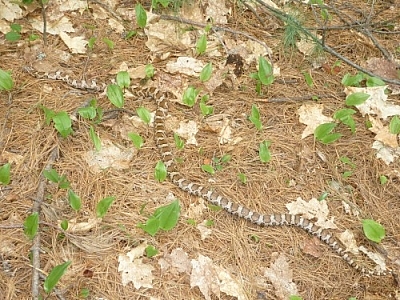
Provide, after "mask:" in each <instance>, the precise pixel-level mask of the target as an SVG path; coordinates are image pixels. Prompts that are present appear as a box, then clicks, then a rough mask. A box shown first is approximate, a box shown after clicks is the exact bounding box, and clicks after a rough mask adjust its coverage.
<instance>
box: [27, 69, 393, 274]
mask: <svg viewBox="0 0 400 300" xmlns="http://www.w3.org/2000/svg"><path fill="white" fill-rule="evenodd" d="M24 70H25V71H26V72H28V73H29V74H31V75H32V76H34V77H36V78H44V79H52V80H61V81H63V82H65V83H67V84H68V85H69V86H72V87H74V88H76V89H81V90H87V91H94V92H102V91H104V90H105V89H106V86H107V85H106V84H102V85H98V84H97V82H96V81H89V82H88V81H86V80H75V79H72V78H70V77H69V76H68V75H63V73H62V72H53V73H50V72H37V71H36V70H35V69H34V68H32V67H24ZM133 93H134V94H135V95H138V97H141V98H143V96H146V97H148V98H152V99H154V100H155V102H156V103H157V109H156V112H155V118H154V136H155V143H156V145H157V147H158V149H159V152H160V155H161V157H162V161H163V162H164V164H165V166H166V167H167V171H168V176H169V179H170V180H171V182H172V183H174V184H175V185H176V186H177V187H179V188H180V189H181V190H183V191H185V192H187V193H189V194H191V195H194V196H198V197H202V198H203V199H205V200H207V201H208V202H210V203H212V204H214V205H217V206H219V207H221V208H223V209H224V210H226V211H227V212H228V213H230V214H232V215H236V216H238V217H240V218H243V219H246V220H248V221H250V222H251V223H254V224H257V225H259V226H265V227H267V226H296V227H299V228H301V229H303V230H305V231H306V232H308V233H309V234H311V235H314V236H316V237H318V238H319V239H320V240H321V241H322V242H324V243H325V244H327V245H328V246H329V247H330V248H331V249H332V250H333V251H334V252H336V253H337V254H339V256H341V257H342V258H343V259H344V260H345V261H346V262H347V263H348V264H349V265H350V266H351V267H353V268H354V269H356V270H358V271H360V272H362V273H364V274H366V275H377V276H381V275H387V274H392V270H391V269H388V268H387V269H386V270H379V269H378V268H377V269H373V268H370V267H364V266H361V265H360V264H358V263H357V262H356V261H355V258H354V257H353V255H351V254H349V253H347V251H346V247H345V246H344V245H343V244H342V242H340V240H339V239H337V238H336V237H335V236H334V235H333V234H332V233H331V232H329V231H328V230H326V229H322V228H321V227H319V226H317V225H315V224H314V223H313V222H312V221H311V220H309V219H307V218H304V217H302V216H301V215H295V214H288V213H283V214H279V213H272V214H260V213H258V212H256V211H254V210H252V209H249V208H247V207H245V206H243V205H241V204H238V203H236V202H235V201H233V200H231V199H229V198H227V197H225V196H224V195H222V194H220V193H218V192H217V191H214V190H211V189H209V188H206V187H204V186H202V185H200V184H198V183H195V182H193V181H191V180H190V179H187V178H185V177H184V176H182V175H181V173H180V172H179V171H178V168H177V165H176V164H175V161H174V157H173V152H172V149H171V147H170V145H169V143H168V138H167V133H166V128H165V118H166V116H167V114H168V97H169V95H170V93H168V92H161V91H160V90H158V89H157V88H146V89H139V90H133Z"/></svg>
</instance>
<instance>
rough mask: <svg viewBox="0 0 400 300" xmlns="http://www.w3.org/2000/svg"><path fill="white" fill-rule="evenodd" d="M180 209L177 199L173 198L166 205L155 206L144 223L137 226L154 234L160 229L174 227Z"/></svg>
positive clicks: (166, 229)
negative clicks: (154, 209)
mask: <svg viewBox="0 0 400 300" xmlns="http://www.w3.org/2000/svg"><path fill="white" fill-rule="evenodd" d="M180 211H181V206H180V204H179V201H178V200H174V201H172V202H171V203H170V204H168V205H165V206H162V207H159V208H157V209H156V211H155V212H154V213H153V215H152V216H150V218H149V219H147V221H146V223H145V224H143V223H139V224H138V225H137V226H138V227H139V228H142V229H143V230H144V231H145V232H147V233H148V234H150V235H151V236H154V235H155V234H156V233H157V232H158V231H160V230H165V231H168V230H171V229H172V228H174V227H175V226H176V224H177V223H178V219H179V215H180Z"/></svg>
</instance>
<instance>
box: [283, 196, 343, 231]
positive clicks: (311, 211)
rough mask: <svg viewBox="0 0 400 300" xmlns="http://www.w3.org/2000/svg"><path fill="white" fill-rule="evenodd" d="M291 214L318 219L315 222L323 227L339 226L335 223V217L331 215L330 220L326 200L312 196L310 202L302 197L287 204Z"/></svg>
mask: <svg viewBox="0 0 400 300" xmlns="http://www.w3.org/2000/svg"><path fill="white" fill-rule="evenodd" d="M286 207H287V209H288V210H289V213H290V214H293V215H297V214H300V215H302V216H303V217H305V218H307V219H314V218H315V219H317V221H316V222H315V224H316V225H317V226H319V227H321V228H334V229H335V228H337V226H336V224H335V223H334V219H335V217H331V218H330V219H329V220H328V219H327V218H328V215H329V208H328V204H327V202H326V201H325V200H322V201H318V200H317V199H315V198H312V199H311V200H310V201H309V202H307V201H304V200H303V199H301V198H300V197H299V198H297V199H296V201H295V202H290V203H288V204H286Z"/></svg>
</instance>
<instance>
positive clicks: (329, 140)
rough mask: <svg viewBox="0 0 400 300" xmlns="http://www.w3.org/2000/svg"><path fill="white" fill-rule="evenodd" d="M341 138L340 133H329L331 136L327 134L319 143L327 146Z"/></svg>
mask: <svg viewBox="0 0 400 300" xmlns="http://www.w3.org/2000/svg"><path fill="white" fill-rule="evenodd" d="M341 137H342V135H341V134H340V133H331V134H327V135H325V136H323V137H322V138H321V139H320V140H319V141H320V142H321V143H323V144H325V145H327V144H331V143H333V142H335V141H337V140H338V139H340V138H341Z"/></svg>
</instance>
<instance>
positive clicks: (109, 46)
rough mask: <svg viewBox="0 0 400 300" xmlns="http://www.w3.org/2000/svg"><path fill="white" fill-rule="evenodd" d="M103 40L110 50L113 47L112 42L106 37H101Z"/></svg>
mask: <svg viewBox="0 0 400 300" xmlns="http://www.w3.org/2000/svg"><path fill="white" fill-rule="evenodd" d="M103 42H104V43H105V44H106V45H107V47H108V48H109V49H110V50H113V49H114V42H113V41H112V40H110V39H108V38H103Z"/></svg>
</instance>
